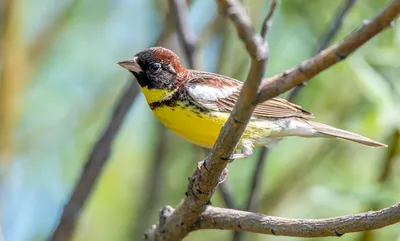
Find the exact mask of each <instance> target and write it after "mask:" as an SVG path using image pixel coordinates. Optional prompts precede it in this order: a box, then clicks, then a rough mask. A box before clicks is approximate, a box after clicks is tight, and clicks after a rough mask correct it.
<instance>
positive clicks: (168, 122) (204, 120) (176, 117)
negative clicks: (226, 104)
mask: <svg viewBox="0 0 400 241" xmlns="http://www.w3.org/2000/svg"><path fill="white" fill-rule="evenodd" d="M153 113H154V114H155V115H156V116H157V118H158V119H159V120H160V121H161V122H162V123H163V124H164V125H165V126H166V127H168V128H169V129H171V130H172V131H173V132H174V133H176V134H177V135H179V136H181V137H183V138H185V139H186V140H188V141H190V142H192V143H194V144H196V145H199V146H202V147H206V148H212V146H213V145H214V142H215V141H216V139H217V137H218V134H219V132H220V130H221V128H222V126H223V125H224V123H225V122H226V120H227V119H228V117H229V115H228V114H226V113H213V114H211V113H210V114H205V113H200V112H198V111H197V110H195V109H194V108H191V107H185V108H183V107H182V106H181V105H179V106H175V107H168V106H164V107H160V108H157V109H155V110H153Z"/></svg>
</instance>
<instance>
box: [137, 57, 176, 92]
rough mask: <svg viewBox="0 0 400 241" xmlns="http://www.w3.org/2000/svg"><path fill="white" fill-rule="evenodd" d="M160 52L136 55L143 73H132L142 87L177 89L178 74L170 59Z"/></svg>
mask: <svg viewBox="0 0 400 241" xmlns="http://www.w3.org/2000/svg"><path fill="white" fill-rule="evenodd" d="M160 51H163V50H159V51H155V50H145V51H142V52H139V53H138V54H136V57H137V63H138V64H139V66H140V68H141V69H142V70H143V72H138V73H136V72H132V73H133V74H134V75H135V77H136V79H137V81H138V82H139V84H140V86H142V87H147V88H148V89H169V90H173V89H175V88H176V87H177V73H176V70H175V69H174V67H173V64H172V62H171V59H170V57H175V56H167V55H166V54H165V53H159V52H160Z"/></svg>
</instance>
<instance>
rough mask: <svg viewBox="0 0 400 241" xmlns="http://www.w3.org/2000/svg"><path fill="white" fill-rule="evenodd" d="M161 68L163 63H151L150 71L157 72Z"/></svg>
mask: <svg viewBox="0 0 400 241" xmlns="http://www.w3.org/2000/svg"><path fill="white" fill-rule="evenodd" d="M160 69H161V64H160V63H153V64H151V65H150V71H151V72H152V73H156V72H157V71H159V70H160Z"/></svg>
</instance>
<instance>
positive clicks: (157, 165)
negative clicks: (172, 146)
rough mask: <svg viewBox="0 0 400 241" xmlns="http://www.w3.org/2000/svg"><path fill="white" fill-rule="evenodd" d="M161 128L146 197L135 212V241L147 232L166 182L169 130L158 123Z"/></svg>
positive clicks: (150, 170) (146, 184)
mask: <svg viewBox="0 0 400 241" xmlns="http://www.w3.org/2000/svg"><path fill="white" fill-rule="evenodd" d="M157 124H158V126H159V130H158V133H159V134H158V136H157V146H156V148H155V155H154V157H153V160H152V162H151V164H150V168H149V170H148V171H147V173H148V174H147V177H146V181H145V186H146V190H147V191H146V192H144V193H143V194H142V195H144V198H143V202H142V203H141V205H138V208H137V210H136V212H135V215H136V216H137V217H140V218H138V219H136V221H135V223H134V226H133V227H132V228H133V232H132V237H133V240H139V239H140V238H142V236H143V232H144V231H145V230H146V228H147V226H148V225H149V224H150V218H151V217H152V216H151V215H150V213H149V211H152V210H156V208H157V205H159V204H158V203H159V202H158V201H159V200H160V191H161V190H162V184H163V182H164V180H163V179H164V176H165V175H164V171H165V165H166V161H165V155H166V151H167V150H166V145H165V141H166V133H167V129H166V128H165V127H164V126H163V125H161V124H160V123H157Z"/></svg>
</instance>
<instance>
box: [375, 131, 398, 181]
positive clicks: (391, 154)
mask: <svg viewBox="0 0 400 241" xmlns="http://www.w3.org/2000/svg"><path fill="white" fill-rule="evenodd" d="M391 139H392V140H391V142H390V143H391V144H390V145H389V148H388V150H387V152H386V155H385V157H384V160H383V163H382V164H383V165H382V169H381V172H380V174H379V177H378V182H380V183H383V182H385V181H386V180H388V179H389V176H390V171H391V170H392V166H393V162H394V159H395V157H396V156H397V154H398V153H399V152H400V130H398V129H395V130H394V131H393V133H392V136H391Z"/></svg>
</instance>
